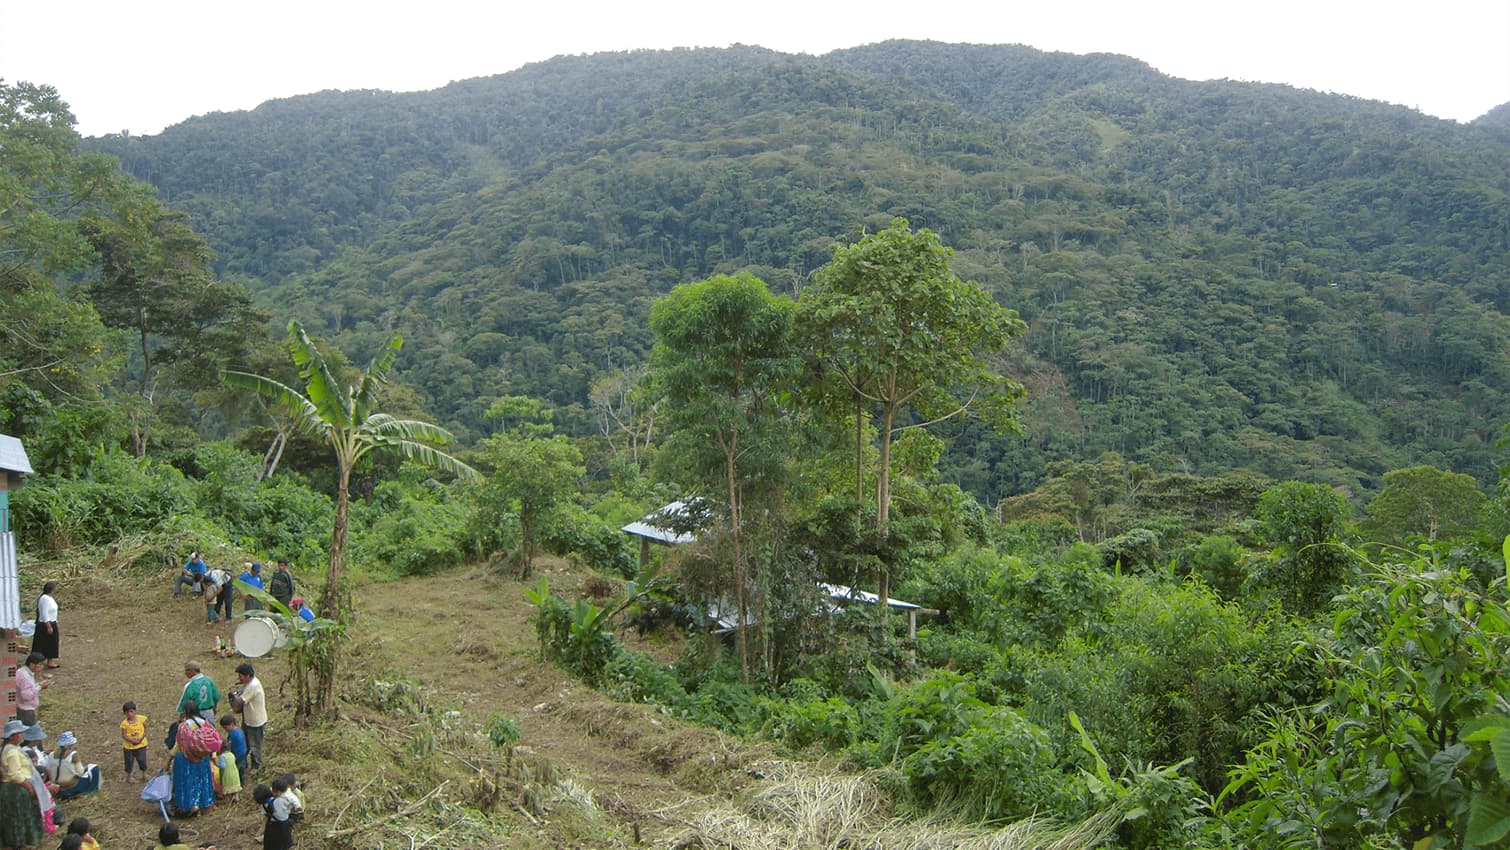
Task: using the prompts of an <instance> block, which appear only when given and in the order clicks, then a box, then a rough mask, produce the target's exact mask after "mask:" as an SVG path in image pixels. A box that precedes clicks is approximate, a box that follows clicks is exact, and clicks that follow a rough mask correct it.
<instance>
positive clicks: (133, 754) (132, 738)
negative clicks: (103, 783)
mask: <svg viewBox="0 0 1510 850" xmlns="http://www.w3.org/2000/svg"><path fill="white" fill-rule="evenodd" d="M121 713H122V714H124V715H126V719H125V720H122V721H121V748H122V752H124V753H125V757H126V781H127V782H130V781H131V768H132V767H133V766H135V767H140V768H141V769H142V773H141V777H142V781H143V782H146V781H147V715H145V714H138V713H137V712H136V703H134V702H127V703H126V704H125V705H123V706H121Z"/></svg>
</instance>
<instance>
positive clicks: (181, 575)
mask: <svg viewBox="0 0 1510 850" xmlns="http://www.w3.org/2000/svg"><path fill="white" fill-rule="evenodd" d="M209 569H210V568H209V567H207V566H205V563H204V559H203V558H201V557H199V553H198V552H192V553H190V554H189V562H188V563H186V564H184V566H183V569H181V570H179V571H178V577H177V578H175V579H173V595H174V596H178V595H179V594H181V593H183V589H184V585H188V587H189V591H190V593H189V595H190V596H198V595H199V594H200V592H201V590H202V587H201V585H203V584H204V575H205V573H206V572H208V571H209Z"/></svg>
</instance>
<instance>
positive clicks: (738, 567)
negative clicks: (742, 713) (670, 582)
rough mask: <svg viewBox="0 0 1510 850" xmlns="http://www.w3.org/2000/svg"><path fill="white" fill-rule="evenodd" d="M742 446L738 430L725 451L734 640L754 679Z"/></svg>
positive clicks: (742, 669) (743, 669)
mask: <svg viewBox="0 0 1510 850" xmlns="http://www.w3.org/2000/svg"><path fill="white" fill-rule="evenodd" d="M738 445H739V435H738V432H735V434H734V437H733V439H732V440H730V442H729V447H728V450H727V451H726V452H725V453H724V472H725V474H726V475H727V476H728V481H729V526H730V529H729V530H730V536H731V537H732V539H733V542H734V599H735V611H736V616H737V617H738V618H739V622H737V623H736V624H735V626H734V640H735V643H736V644H737V645H738V646H739V674H740V677H741V680H742V681H745V682H749V681H750V642H749V634H748V631H749V629H748V628H747V626H748V620H749V600H748V599H747V598H746V596H745V563H744V529H743V528H742V526H743V524H744V517H743V516H742V513H743V507H742V506H741V505H740V498H739V478H738V476H737V475H736V473H735V468H734V457H735V449H736V447H737V446H738Z"/></svg>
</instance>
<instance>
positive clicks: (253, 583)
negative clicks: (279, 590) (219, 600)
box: [236, 561, 266, 612]
mask: <svg viewBox="0 0 1510 850" xmlns="http://www.w3.org/2000/svg"><path fill="white" fill-rule="evenodd" d="M236 580H237V581H239V582H241V583H242V584H244V585H246V586H247V587H255V588H257V589H258V590H265V589H266V586H265V585H264V584H263V583H262V562H261V561H253V562H251V563H249V564H247V565H246V570H245V571H244V572H243V573H242V574H241V575H239V576H237V577H236ZM244 595H245V597H246V602H245V603H243V607H242V609H241V610H242V611H243V612H245V611H257V610H260V609H261V608H262V600H260V599H258V598H257V597H255V596H253V595H252V594H250V593H247V594H244Z"/></svg>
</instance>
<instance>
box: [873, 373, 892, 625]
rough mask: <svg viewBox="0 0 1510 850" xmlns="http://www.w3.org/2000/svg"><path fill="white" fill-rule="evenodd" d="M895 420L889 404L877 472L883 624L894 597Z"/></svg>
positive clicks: (882, 418)
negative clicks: (892, 511)
mask: <svg viewBox="0 0 1510 850" xmlns="http://www.w3.org/2000/svg"><path fill="white" fill-rule="evenodd" d="M896 419H897V407H896V405H895V404H892V403H889V402H888V403H887V404H886V406H885V408H884V409H883V412H882V414H881V457H880V460H879V465H880V468H879V469H877V470H876V532H877V535H876V536H877V537H879V538H880V540H881V545H882V547H883V550H884V553H885V554H884V556H883V557H882V560H881V582H880V588H879V589H878V590H877V591H876V594H877V595H878V596H880V597H881V600H880V602H881V617H882V621H883V622H884V621H885V618H886V614H887V612H888V610H889V609H888V606H887V600H889V599H890V598H891V561H890V558H891V547H890V546H888V545H886V543H887V539H888V538H889V537H890V536H891V434H892V425H893V423H895V422H896ZM887 634H890V632H889V631H888V632H887Z"/></svg>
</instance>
